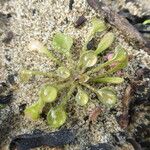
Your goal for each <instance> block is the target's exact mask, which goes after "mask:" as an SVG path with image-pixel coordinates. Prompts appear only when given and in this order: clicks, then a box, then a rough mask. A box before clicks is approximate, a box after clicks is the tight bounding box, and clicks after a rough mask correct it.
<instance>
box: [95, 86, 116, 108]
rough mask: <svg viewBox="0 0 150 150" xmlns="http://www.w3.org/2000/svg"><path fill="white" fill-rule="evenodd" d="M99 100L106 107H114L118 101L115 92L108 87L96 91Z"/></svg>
mask: <svg viewBox="0 0 150 150" xmlns="http://www.w3.org/2000/svg"><path fill="white" fill-rule="evenodd" d="M97 92H98V97H99V100H100V101H101V102H102V103H103V104H104V105H105V106H107V107H109V108H111V107H114V106H115V104H116V103H117V101H118V98H117V95H116V92H115V91H114V90H113V89H112V88H110V87H104V88H101V89H99V90H98V91H97Z"/></svg>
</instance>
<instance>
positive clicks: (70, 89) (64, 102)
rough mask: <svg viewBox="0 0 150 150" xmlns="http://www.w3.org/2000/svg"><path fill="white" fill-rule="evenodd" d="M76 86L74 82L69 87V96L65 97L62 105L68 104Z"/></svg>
mask: <svg viewBox="0 0 150 150" xmlns="http://www.w3.org/2000/svg"><path fill="white" fill-rule="evenodd" d="M75 88H76V85H75V84H72V85H71V87H70V88H69V91H68V93H67V96H66V97H65V98H64V99H63V101H62V103H61V104H60V106H62V107H65V106H66V104H67V101H68V100H69V99H70V97H71V95H72V93H73V92H74V90H75Z"/></svg>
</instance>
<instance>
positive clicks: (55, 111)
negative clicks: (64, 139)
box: [47, 106, 67, 129]
mask: <svg viewBox="0 0 150 150" xmlns="http://www.w3.org/2000/svg"><path fill="white" fill-rule="evenodd" d="M66 119H67V114H66V112H65V110H64V108H63V107H59V106H58V107H56V108H51V109H50V111H49V112H48V114H47V123H48V125H49V126H50V127H52V128H55V129H56V128H59V127H60V126H62V125H63V124H64V123H65V122H66Z"/></svg>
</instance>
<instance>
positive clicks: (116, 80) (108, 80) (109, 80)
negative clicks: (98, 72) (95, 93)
mask: <svg viewBox="0 0 150 150" xmlns="http://www.w3.org/2000/svg"><path fill="white" fill-rule="evenodd" d="M92 81H93V82H100V83H114V84H120V83H122V82H123V81H124V79H123V78H120V77H104V78H100V77H97V78H93V79H92Z"/></svg>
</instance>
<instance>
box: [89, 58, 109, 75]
mask: <svg viewBox="0 0 150 150" xmlns="http://www.w3.org/2000/svg"><path fill="white" fill-rule="evenodd" d="M111 63H112V61H107V62H105V63H103V64H100V65H98V66H97V67H95V68H93V69H91V70H89V71H87V72H86V74H87V75H90V74H92V73H95V72H98V71H99V70H101V69H102V68H104V67H106V66H108V65H110V64H111Z"/></svg>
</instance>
